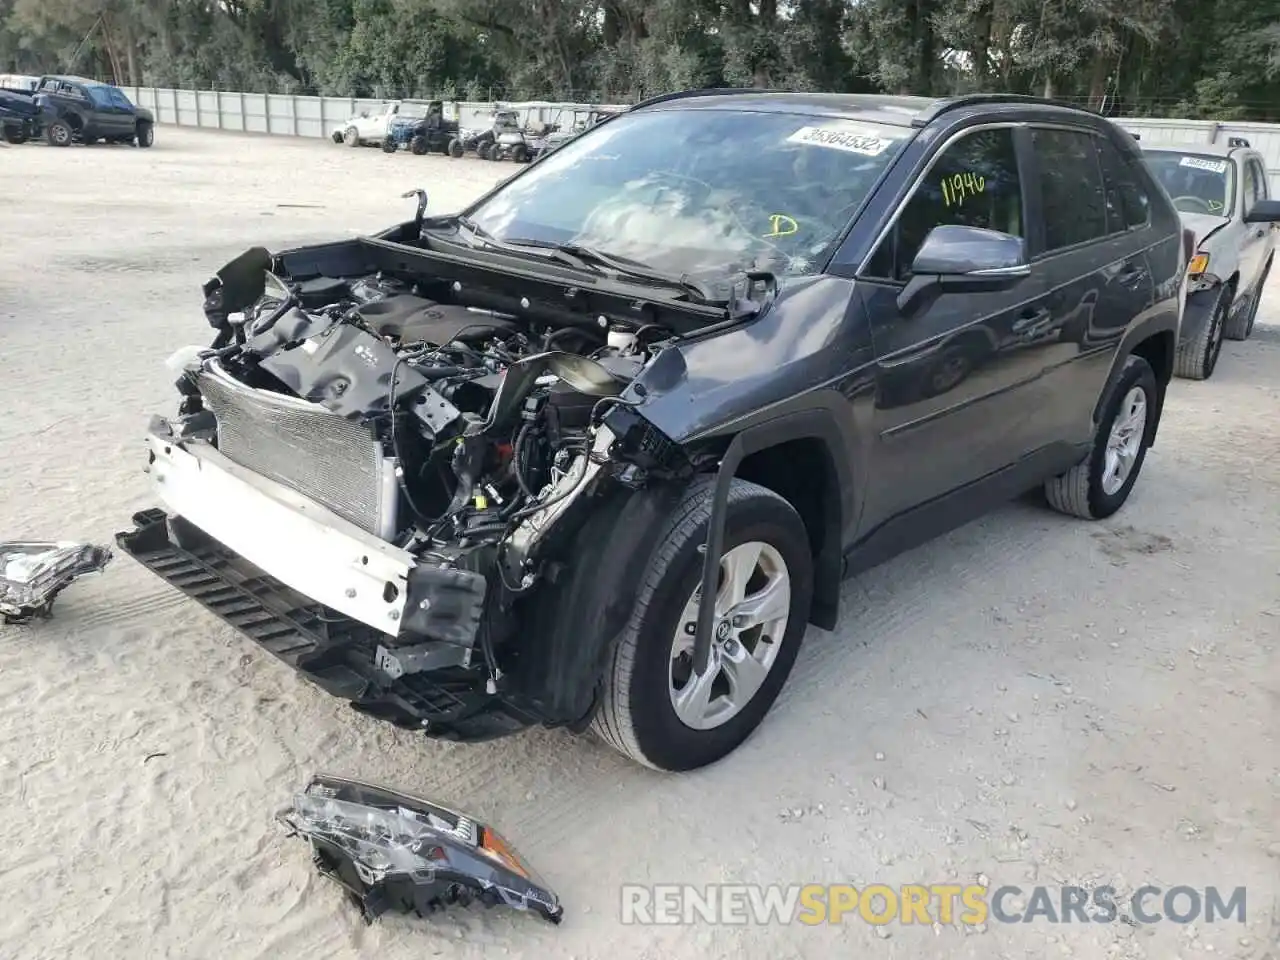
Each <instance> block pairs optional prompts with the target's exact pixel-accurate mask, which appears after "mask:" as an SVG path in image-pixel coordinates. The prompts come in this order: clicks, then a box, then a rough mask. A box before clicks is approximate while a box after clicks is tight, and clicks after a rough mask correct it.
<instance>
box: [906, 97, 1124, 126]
mask: <svg viewBox="0 0 1280 960" xmlns="http://www.w3.org/2000/svg"><path fill="white" fill-rule="evenodd" d="M986 103H993V104H996V103H1027V104H1033V103H1034V104H1039V105H1040V106H1049V107H1065V108H1066V109H1068V110H1078V111H1080V112H1082V113H1089V114H1092V115H1094V116H1102V114H1100V113H1098V112H1097V111H1096V110H1091V109H1089V108H1088V107H1082V106H1081V105H1080V104H1078V103H1071V102H1069V101H1067V100H1053V99H1049V98H1045V97H1032V96H1029V95H1027V94H1025V93H969V94H965V95H963V96H959V97H944V98H942V99H940V100H938V101H937V102H936V103H935V104H934V105H933V106H932V107H930V108H929V109H927V110H925V111H924V112H922V113H921V114H920V115H919V116H918V117H916V118H915V119H914V120H912V121H911V125H912V126H913V127H924V126H928V125H929V124H930V123H932V122H933V121H934V120H936V119H937V118H938V117H939V116H941V115H942V114H944V113H946V112H947V111H948V110H958V109H959V108H961V107H974V106H981V105H982V104H986Z"/></svg>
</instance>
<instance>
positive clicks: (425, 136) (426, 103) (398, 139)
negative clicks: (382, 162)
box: [382, 100, 458, 156]
mask: <svg viewBox="0 0 1280 960" xmlns="http://www.w3.org/2000/svg"><path fill="white" fill-rule="evenodd" d="M457 135H458V124H457V122H456V121H453V120H446V119H445V118H444V103H443V102H442V101H440V100H405V101H403V102H402V103H401V104H400V111H399V113H398V114H397V115H396V117H395V119H394V120H392V121H391V123H390V125H389V126H388V127H387V135H386V137H385V138H384V139H383V141H382V150H383V152H384V153H395V152H396V151H397V150H399V149H400V148H401V147H408V148H409V152H410V153H413V154H416V155H417V156H421V155H422V154H424V153H431V152H435V153H448V152H449V143H450V141H452V140H453V139H454V138H455V137H457Z"/></svg>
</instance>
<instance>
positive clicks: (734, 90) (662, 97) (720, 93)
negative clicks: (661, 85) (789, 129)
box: [627, 87, 777, 113]
mask: <svg viewBox="0 0 1280 960" xmlns="http://www.w3.org/2000/svg"><path fill="white" fill-rule="evenodd" d="M744 93H777V91H776V90H765V89H763V88H761V87H707V88H706V89H703V90H677V91H676V92H675V93H661V94H659V95H658V96H656V97H650V98H649V99H648V100H641V101H640V102H639V103H633V104H632V105H631V108H630V110H628V111H627V112H628V113H630V112H631V110H639V109H641V108H642V107H652V106H654V105H655V104H659V103H667V102H669V101H671V100H685V99H688V98H691V97H731V96H735V95H741V94H744Z"/></svg>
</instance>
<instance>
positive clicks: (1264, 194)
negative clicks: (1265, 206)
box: [1253, 157, 1271, 200]
mask: <svg viewBox="0 0 1280 960" xmlns="http://www.w3.org/2000/svg"><path fill="white" fill-rule="evenodd" d="M1253 166H1254V168H1255V169H1256V170H1257V171H1258V199H1259V200H1268V199H1270V197H1271V184H1270V183H1269V182H1268V178H1267V169H1266V167H1264V166H1263V165H1262V161H1261V160H1259V159H1258V158H1257V157H1255V158H1254V159H1253Z"/></svg>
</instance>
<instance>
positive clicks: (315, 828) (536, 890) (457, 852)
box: [277, 774, 564, 923]
mask: <svg viewBox="0 0 1280 960" xmlns="http://www.w3.org/2000/svg"><path fill="white" fill-rule="evenodd" d="M277 819H278V820H279V821H280V822H281V823H282V824H284V825H285V826H286V827H288V828H289V830H290V831H291V832H290V835H291V836H302V837H305V838H306V839H307V840H309V841H311V851H312V860H313V862H314V863H315V865H316V868H317V869H318V870H319V871H320V873H321V874H323V875H324V876H326V877H328V878H329V879H331V880H334V881H336V882H337V883H338V884H340V885H341V886H342V887H343V888H344V889H346V891H347V892H348V894H349V895H350V897H351V899H352V901H353V902H354V903H355V904H356V905H357V906H358V907H359V908H360V911H361V913H362V914H363V916H364V919H365V922H366V923H372V922H373V920H374V918H376V917H378V916H379V915H381V914H382V913H384V912H386V911H387V910H389V909H394V910H399V911H401V912H405V913H416V914H417V915H418V916H425V915H426V914H428V913H431V912H433V911H435V910H438V909H440V908H442V907H446V906H449V905H450V904H455V903H456V904H460V905H466V904H468V903H470V902H471V901H473V900H478V901H479V902H481V903H483V904H484V905H485V906H490V907H492V906H499V905H505V906H508V907H514V908H515V909H517V910H532V911H533V912H535V913H537V914H539V915H540V916H542V917H544V918H546V919H547V920H550V921H551V922H552V923H559V922H560V919H561V917H562V916H563V915H564V908H563V907H562V906H561V905H560V898H559V897H557V896H556V895H555V894H554V893H553V892H552V891H551V890H550V889H549V888H548V887H547V885H546V884H545V883H544V882H543V881H542V878H541V877H539V876H538V874H537V873H535V872H534V871H533V870H532V868H530V867H529V866H528V865H526V864H525V863H524V861H523V860H522V859H521V858H520V856H519V855H518V854H517V853H516V852H515V850H514V848H512V847H511V846H510V845H509V844H508V843H507V842H506V841H505V840H503V839H502V837H501V836H499V835H498V834H497V832H495V831H494V830H493V829H492V828H491V827H488V826H486V825H485V824H483V823H481V822H479V821H478V820H476V819H475V818H473V817H468V816H465V815H464V814H460V813H457V812H455V811H453V810H449V809H448V808H446V807H442V806H440V805H439V804H435V803H431V802H429V801H427V800H422V799H420V798H418V797H411V796H408V795H406V794H402V793H398V792H396V791H394V790H390V789H387V788H384V787H378V786H374V785H373V784H369V783H362V782H360V781H357V780H347V779H343V778H340V777H330V776H326V775H323V774H320V775H317V776H316V777H314V778H313V779H312V780H311V782H310V783H309V784H308V785H307V787H306V788H305V789H304V790H303V791H302V792H301V793H298V794H296V795H295V796H294V798H293V806H292V807H291V808H286V809H284V810H282V811H280V813H279V814H277Z"/></svg>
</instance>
